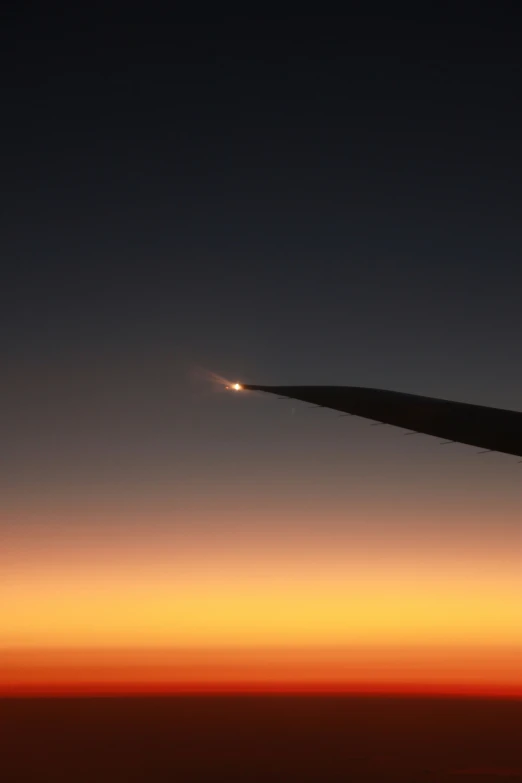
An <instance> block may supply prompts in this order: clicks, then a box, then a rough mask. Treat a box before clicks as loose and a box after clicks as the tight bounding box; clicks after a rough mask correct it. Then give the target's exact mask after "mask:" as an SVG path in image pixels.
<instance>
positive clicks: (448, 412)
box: [241, 384, 522, 457]
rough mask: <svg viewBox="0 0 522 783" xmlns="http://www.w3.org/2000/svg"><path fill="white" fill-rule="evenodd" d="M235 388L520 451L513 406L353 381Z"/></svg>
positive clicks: (521, 427) (521, 424) (520, 420)
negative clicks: (371, 386) (348, 383)
mask: <svg viewBox="0 0 522 783" xmlns="http://www.w3.org/2000/svg"><path fill="white" fill-rule="evenodd" d="M241 388H243V389H248V390H251V391H261V392H269V393H270V394H275V395H277V396H278V397H288V398H290V399H294V400H302V401H303V402H309V403H310V404H312V405H317V406H319V407H322V408H333V409H334V410H337V411H342V412H343V413H346V414H352V415H354V416H362V417H364V418H366V419H373V420H374V421H377V422H382V423H383V424H391V425H393V426H396V427H402V428H405V429H407V430H409V431H410V432H412V433H414V432H419V433H423V434H425V435H433V436H435V437H438V438H442V439H443V441H444V442H447V443H465V444H467V445H468V446H477V447H478V448H480V449H482V450H483V451H500V452H503V453H504V454H514V455H515V456H517V457H522V413H520V412H518V411H509V410H502V409H500V408H489V407H486V406H483V405H471V404H469V403H465V402H452V401H450V400H440V399H437V398H435V397H422V396H420V395H417V394H405V393H403V392H396V391H386V390H384V389H367V388H363V387H358V386H255V385H251V384H243V385H242V386H241Z"/></svg>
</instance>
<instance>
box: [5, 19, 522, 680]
mask: <svg viewBox="0 0 522 783" xmlns="http://www.w3.org/2000/svg"><path fill="white" fill-rule="evenodd" d="M354 9H355V6H354ZM5 22H6V23H5V24H4V25H3V26H2V33H1V36H2V41H1V47H0V48H1V50H2V57H3V60H4V62H3V73H4V79H3V90H2V108H3V112H2V113H3V116H4V119H3V122H2V128H1V131H0V133H1V141H2V143H1V145H0V152H1V155H2V179H3V189H2V191H3V192H2V197H1V198H2V208H1V213H0V220H1V231H0V253H1V256H2V259H3V265H2V282H1V285H0V321H1V328H0V350H1V356H2V376H1V381H0V403H1V404H0V455H1V471H0V497H1V500H0V542H1V546H0V563H1V573H2V577H1V581H0V605H2V607H3V609H2V624H1V626H0V660H1V666H0V692H1V693H10V694H13V693H25V692H47V693H58V692H82V693H83V692H85V691H87V692H92V691H96V690H103V691H105V690H108V691H111V690H115V691H118V692H120V691H126V690H129V691H136V690H138V691H140V690H145V691H147V690H154V691H163V690H164V691H176V690H189V691H191V690H205V689H207V690H212V689H222V690H227V689H229V690H230V689H232V690H235V689H240V690H241V689H253V690H259V689H261V690H263V689H270V688H272V689H276V690H277V689H283V690H284V689H297V690H299V689H316V688H318V689H330V690H334V691H335V690H350V689H352V690H354V689H355V690H363V691H364V690H369V691H372V690H384V691H386V690H394V691H403V690H405V691H410V690H415V691H422V692H432V691H437V692H439V691H440V692H442V691H451V692H454V691H463V692H474V693H475V692H476V693H486V692H488V693H489V692H502V693H511V694H519V695H520V694H522V665H521V662H522V608H521V605H520V600H519V598H520V595H521V588H522V576H521V575H522V568H521V566H522V532H521V495H520V492H521V475H522V474H521V472H520V471H521V469H522V467H521V466H520V465H519V464H518V463H517V460H516V458H512V457H509V456H506V455H500V454H487V455H481V456H478V455H476V453H475V450H474V449H471V448H469V447H466V446H460V445H457V444H455V445H450V446H440V445H439V444H438V443H437V440H436V439H431V438H424V437H416V438H404V437H402V435H401V432H400V431H398V430H395V429H393V428H388V427H371V426H369V423H368V422H365V421H363V420H358V419H348V418H344V419H340V418H338V416H337V415H336V413H335V412H332V411H324V410H311V409H309V408H307V406H306V405H304V404H299V403H293V402H289V401H278V400H275V399H273V398H270V397H268V396H267V397H263V395H257V394H244V395H236V394H230V393H227V392H226V391H225V390H224V387H223V383H222V382H221V381H220V379H226V380H227V381H239V382H245V383H261V384H263V383H266V384H269V383H275V384H286V385H290V384H299V383H303V384H332V385H342V384H346V385H358V386H373V387H379V388H386V389H394V390H397V391H405V392H410V393H419V394H427V395H430V396H436V397H443V398H447V399H455V400H461V401H465V402H472V403H479V404H483V405H492V406H498V407H504V408H510V409H513V410H521V405H520V388H521V387H522V365H521V363H520V337H521V329H522V313H521V308H520V290H521V286H522V266H521V264H520V252H521V237H520V205H521V202H522V185H521V181H522V180H521V163H522V160H521V148H520V135H521V131H522V127H521V126H522V110H521V105H520V100H519V95H520V81H521V77H520V73H521V65H522V63H521V55H520V47H519V41H518V35H517V31H518V26H517V22H518V20H517V19H516V18H515V16H514V15H513V17H510V15H509V14H507V15H506V14H505V13H502V14H501V13H500V11H498V12H496V11H491V9H490V10H489V11H488V13H487V14H485V13H484V15H482V12H481V11H480V10H478V9H475V10H474V13H473V17H469V16H467V15H462V16H459V15H458V14H457V13H456V12H453V11H452V10H445V9H441V8H440V5H439V4H437V6H435V5H430V4H424V5H423V6H422V8H420V7H419V8H416V9H414V10H412V9H410V10H408V11H407V12H406V11H405V12H404V13H402V12H401V11H400V10H397V9H390V10H389V11H387V12H386V13H384V14H379V13H378V12H377V11H375V12H374V13H373V15H371V14H370V12H369V11H367V10H366V11H365V10H361V11H360V12H359V11H357V10H353V11H352V12H350V13H348V12H347V13H346V14H345V15H341V16H335V15H327V14H324V15H322V14H318V15H315V16H312V15H310V16H307V15H305V14H297V15H286V16H285V15H282V14H278V13H276V12H274V13H273V14H270V13H269V12H266V13H265V12H263V13H262V12H259V13H257V12H255V11H252V12H250V11H245V12H243V13H237V14H232V13H228V12H226V11H222V10H219V11H217V10H216V11H215V12H212V13H210V14H208V15H206V16H205V17H202V16H201V15H196V14H191V13H190V12H188V11H187V12H184V13H181V12H180V14H179V15H176V14H175V13H174V12H171V14H170V16H168V17H165V18H164V19H159V18H158V17H154V19H152V18H151V19H147V17H146V16H145V17H144V16H143V14H140V16H139V17H136V18H132V13H131V12H130V11H129V12H127V13H126V16H125V17H124V18H122V17H121V15H118V14H116V13H115V11H113V9H112V7H111V5H110V4H109V5H108V6H107V7H106V8H105V10H104V11H103V13H95V12H94V11H93V12H92V13H91V14H90V15H89V14H86V15H84V14H83V12H82V14H81V15H80V14H76V12H75V11H74V9H72V10H67V11H65V12H64V13H63V14H60V15H59V16H58V15H56V16H52V15H50V14H48V15H45V16H43V15H40V14H39V13H38V12H37V11H36V10H34V8H33V9H32V10H30V11H28V10H27V9H23V8H22V5H20V4H14V5H12V6H10V7H9V8H8V11H7V12H6V17H5Z"/></svg>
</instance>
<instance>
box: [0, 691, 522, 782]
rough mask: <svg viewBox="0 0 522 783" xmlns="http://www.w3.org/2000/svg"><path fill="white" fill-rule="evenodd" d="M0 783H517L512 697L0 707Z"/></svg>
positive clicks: (521, 737) (76, 701) (521, 717)
mask: <svg viewBox="0 0 522 783" xmlns="http://www.w3.org/2000/svg"><path fill="white" fill-rule="evenodd" d="M0 737H1V739H0V744H1V746H2V749H1V754H0V780H1V781H2V783H26V782H27V783H32V782H33V781H38V783H47V781H49V783H61V781H67V783H84V781H85V783H87V781H88V783H103V781H125V782H126V783H133V782H134V781H150V782H151V783H156V781H157V782H158V783H163V781H176V783H193V782H198V783H199V782H201V783H203V782H204V781H217V780H220V781H226V783H231V782H232V781H244V783H258V781H259V782H261V781H262V782H263V783H267V782H268V783H269V782H270V781H276V782H277V783H286V782H287V781H303V783H306V782H307V781H317V783H328V781H353V783H358V781H367V782H368V783H371V781H379V783H386V781H397V783H398V782H399V781H400V783H414V782H417V781H437V783H439V782H440V783H442V782H443V781H472V780H473V781H474V780H476V781H481V783H485V781H499V780H520V781H522V700H518V701H517V700H501V699H484V700H482V699H457V698H418V697H417V698H406V697H405V698H397V697H349V696H339V697H332V696H174V697H172V696H170V697H138V698H134V697H125V698H106V697H105V698H60V699H50V698H38V699H34V698H22V699H0Z"/></svg>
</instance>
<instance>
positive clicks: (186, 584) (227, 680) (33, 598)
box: [0, 517, 522, 698]
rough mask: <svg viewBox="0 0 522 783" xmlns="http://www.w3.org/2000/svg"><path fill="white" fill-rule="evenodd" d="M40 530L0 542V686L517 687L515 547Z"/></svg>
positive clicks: (520, 661)
mask: <svg viewBox="0 0 522 783" xmlns="http://www.w3.org/2000/svg"><path fill="white" fill-rule="evenodd" d="M130 518H131V517H130ZM131 519H132V518H131ZM138 523H139V524H138ZM38 529H39V528H38V527H37V526H35V527H34V528H33V532H32V535H31V536H28V535H27V533H25V534H24V535H22V534H21V533H19V532H18V531H17V529H16V528H15V527H11V528H10V529H9V530H10V532H9V533H6V535H5V536H4V546H3V548H2V550H1V552H0V570H1V573H2V579H1V582H0V605H1V606H2V622H1V626H0V696H20V697H21V696H29V695H34V696H38V695H41V696H44V695H47V696H53V695H56V696H59V695H61V696H66V695H71V696H74V695H111V694H113V695H122V694H129V695H132V694H144V695H145V694H150V695H153V694H176V693H178V694H182V693H193V694H198V693H200V694H203V693H209V694H211V693H216V694H217V693H237V694H241V693H245V694H247V693H252V694H262V693H267V694H268V693H274V694H275V693H281V694H284V693H288V694H290V693H295V694H297V693H303V694H304V693H317V694H321V693H324V694H333V693H339V694H341V693H346V694H348V693H353V694H356V693H360V694H404V695H439V696H444V695H462V696H470V697H471V696H473V697H479V696H484V697H486V696H488V697H489V696H491V697H496V696H503V697H510V698H511V697H512V698H520V697H522V604H521V602H520V596H521V595H522V568H521V567H520V566H521V556H520V550H519V548H517V547H516V546H515V545H514V544H515V543H516V542H515V541H514V540H512V541H511V542H509V541H508V542H506V540H504V539H502V538H499V537H498V536H496V537H495V536H494V535H492V534H491V532H490V531H486V533H485V534H484V535H483V536H482V537H478V536H475V537H474V539H473V544H471V543H470V542H469V540H468V539H467V538H466V536H465V534H464V533H463V531H462V530H460V531H459V530H456V531H454V532H448V533H446V536H445V537H442V536H440V535H436V534H434V533H433V530H432V531H431V532H430V530H429V529H428V528H425V529H419V530H417V532H416V533H414V532H412V530H411V529H410V530H407V526H406V525H405V526H404V528H403V530H402V532H401V531H399V532H398V526H397V525H396V526H395V529H394V530H393V531H390V533H388V534H384V533H383V534H382V535H381V537H380V538H377V537H376V536H375V534H374V532H368V533H365V534H363V533H362V532H359V534H355V533H354V532H353V531H352V532H351V533H350V534H348V533H346V532H343V531H342V530H338V531H337V532H335V531H334V530H332V529H331V528H330V530H329V531H328V533H325V532H323V531H320V530H319V531H317V530H311V529H307V530H305V529H303V530H302V531H300V535H299V537H296V536H295V535H291V532H289V531H288V529H286V530H284V531H278V530H277V529H276V526H275V525H271V526H266V525H265V527H264V528H263V527H262V526H261V524H259V527H258V529H257V530H256V529H254V528H252V529H250V531H247V532H243V534H241V533H238V531H237V530H234V529H233V528H230V529H227V528H226V526H225V525H223V527H222V529H221V530H220V531H219V532H215V533H214V534H211V533H210V532H209V531H204V530H201V529H199V531H198V530H194V531H193V532H190V531H186V530H185V531H183V532H182V533H179V532H178V533H175V532H173V531H172V530H170V529H169V528H168V527H167V526H166V525H163V526H162V525H159V524H158V523H157V520H156V524H155V527H154V535H151V534H150V531H149V529H147V528H145V526H144V525H143V520H140V519H138V520H137V521H136V520H134V526H132V525H129V526H128V528H127V529H126V530H125V535H122V533H121V529H118V528H116V527H114V526H113V527H112V528H111V527H110V526H107V527H106V528H104V527H103V526H101V525H100V522H99V519H98V520H97V523H96V524H95V525H94V524H93V525H92V526H91V527H86V526H83V527H82V526H77V527H75V528H74V529H72V530H71V529H70V528H67V526H66V525H65V524H64V521H63V520H61V519H60V518H59V517H55V518H54V519H52V520H46V524H45V525H42V526H41V527H40V530H41V531H42V532H41V533H38Z"/></svg>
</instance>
